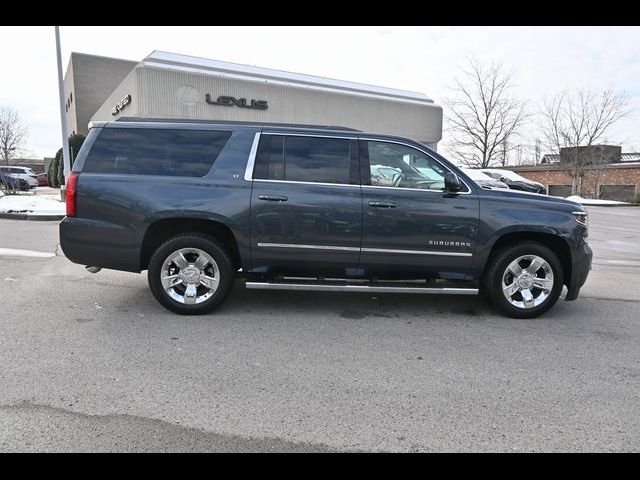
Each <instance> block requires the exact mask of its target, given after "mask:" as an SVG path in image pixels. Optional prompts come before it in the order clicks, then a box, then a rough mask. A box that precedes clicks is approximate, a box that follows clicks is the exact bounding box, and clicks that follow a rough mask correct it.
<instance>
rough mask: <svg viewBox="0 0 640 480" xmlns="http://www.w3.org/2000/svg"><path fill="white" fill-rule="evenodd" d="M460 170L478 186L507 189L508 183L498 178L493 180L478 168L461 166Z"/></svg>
mask: <svg viewBox="0 0 640 480" xmlns="http://www.w3.org/2000/svg"><path fill="white" fill-rule="evenodd" d="M460 170H462V171H463V172H464V173H465V174H466V175H467V176H468V177H469V178H470V179H471V180H473V181H474V182H475V183H476V184H477V185H478V186H479V187H480V188H490V189H496V188H498V189H505V190H508V189H509V185H507V184H506V183H504V182H501V181H500V180H495V179H493V178H491V177H490V176H489V175H487V174H486V173H482V172H481V171H480V170H474V169H473V168H461V169H460Z"/></svg>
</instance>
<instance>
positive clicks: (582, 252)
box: [565, 243, 593, 301]
mask: <svg viewBox="0 0 640 480" xmlns="http://www.w3.org/2000/svg"><path fill="white" fill-rule="evenodd" d="M571 259H572V268H571V279H570V280H569V284H568V285H567V288H568V292H567V296H566V297H565V300H569V301H571V300H575V299H576V298H578V295H579V294H580V289H581V288H582V286H583V285H584V282H586V281H587V277H588V276H589V271H590V270H591V260H592V259H593V252H592V251H591V247H589V245H588V244H586V243H583V244H582V245H580V246H579V247H578V248H577V249H575V250H573V251H572V252H571Z"/></svg>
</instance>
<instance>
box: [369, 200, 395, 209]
mask: <svg viewBox="0 0 640 480" xmlns="http://www.w3.org/2000/svg"><path fill="white" fill-rule="evenodd" d="M369 206H370V207H376V208H396V204H395V203H391V202H373V201H371V202H369Z"/></svg>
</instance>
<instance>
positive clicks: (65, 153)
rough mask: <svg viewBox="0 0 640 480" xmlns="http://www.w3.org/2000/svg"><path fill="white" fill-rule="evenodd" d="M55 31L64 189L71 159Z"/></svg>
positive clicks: (59, 57) (57, 39)
mask: <svg viewBox="0 0 640 480" xmlns="http://www.w3.org/2000/svg"><path fill="white" fill-rule="evenodd" d="M55 29H56V55H57V57H58V93H59V94H60V126H61V127H62V161H63V165H64V180H65V182H64V183H65V186H64V187H62V189H63V190H65V189H66V184H67V177H68V176H69V172H70V171H71V157H70V156H69V134H68V132H67V119H66V118H65V112H64V80H63V78H62V53H61V52H60V28H59V27H57V26H56V27H55Z"/></svg>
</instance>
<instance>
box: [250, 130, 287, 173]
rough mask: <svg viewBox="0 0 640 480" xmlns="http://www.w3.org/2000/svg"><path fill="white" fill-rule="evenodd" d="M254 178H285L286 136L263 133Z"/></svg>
mask: <svg viewBox="0 0 640 480" xmlns="http://www.w3.org/2000/svg"><path fill="white" fill-rule="evenodd" d="M255 165H256V166H255V171H254V174H253V178H260V179H264V180H284V136H282V135H262V136H261V137H260V145H259V146H258V152H257V153H256V164H255Z"/></svg>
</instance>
